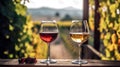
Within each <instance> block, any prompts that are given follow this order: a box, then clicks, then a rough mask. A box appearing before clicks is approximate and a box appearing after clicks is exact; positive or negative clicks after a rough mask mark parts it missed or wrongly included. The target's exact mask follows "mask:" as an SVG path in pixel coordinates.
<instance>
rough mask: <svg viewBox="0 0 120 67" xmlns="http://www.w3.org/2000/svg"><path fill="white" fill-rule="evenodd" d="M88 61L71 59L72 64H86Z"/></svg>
mask: <svg viewBox="0 0 120 67" xmlns="http://www.w3.org/2000/svg"><path fill="white" fill-rule="evenodd" d="M87 63H88V61H86V60H74V61H72V64H87Z"/></svg>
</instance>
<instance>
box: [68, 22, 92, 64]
mask: <svg viewBox="0 0 120 67" xmlns="http://www.w3.org/2000/svg"><path fill="white" fill-rule="evenodd" d="M89 34H90V33H89V27H88V24H87V21H86V20H73V21H72V24H71V26H70V33H69V35H70V38H71V39H72V41H74V42H76V43H77V44H78V47H79V53H78V54H79V58H78V59H77V60H74V61H72V63H73V64H86V63H87V61H85V60H82V59H81V57H80V55H81V45H82V44H83V43H84V42H86V41H87V40H88V38H89Z"/></svg>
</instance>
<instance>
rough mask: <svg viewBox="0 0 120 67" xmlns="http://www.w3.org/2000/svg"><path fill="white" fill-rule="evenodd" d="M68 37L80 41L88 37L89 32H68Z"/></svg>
mask: <svg viewBox="0 0 120 67" xmlns="http://www.w3.org/2000/svg"><path fill="white" fill-rule="evenodd" d="M70 37H71V39H72V40H73V41H74V42H77V43H82V42H85V41H86V40H87V39H88V37H89V33H70Z"/></svg>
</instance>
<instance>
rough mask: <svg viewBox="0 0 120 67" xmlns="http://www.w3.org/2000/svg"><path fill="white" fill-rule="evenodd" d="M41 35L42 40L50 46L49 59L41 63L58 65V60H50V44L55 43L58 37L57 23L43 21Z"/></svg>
mask: <svg viewBox="0 0 120 67" xmlns="http://www.w3.org/2000/svg"><path fill="white" fill-rule="evenodd" d="M39 35H40V38H41V39H42V40H43V41H44V42H46V43H47V44H48V51H47V59H46V60H42V61H41V63H46V64H51V63H56V62H57V61H56V60H53V59H51V58H50V43H51V42H52V41H54V40H55V39H56V38H57V35H58V27H57V24H56V21H55V20H53V21H42V22H41V25H40V31H39Z"/></svg>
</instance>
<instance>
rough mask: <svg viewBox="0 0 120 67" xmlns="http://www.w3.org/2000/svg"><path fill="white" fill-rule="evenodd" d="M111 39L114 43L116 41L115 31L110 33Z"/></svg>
mask: <svg viewBox="0 0 120 67" xmlns="http://www.w3.org/2000/svg"><path fill="white" fill-rule="evenodd" d="M111 41H112V43H116V41H117V36H116V34H115V33H114V34H112V36H111Z"/></svg>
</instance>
